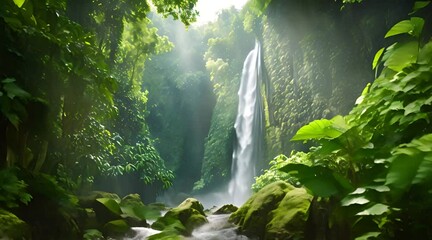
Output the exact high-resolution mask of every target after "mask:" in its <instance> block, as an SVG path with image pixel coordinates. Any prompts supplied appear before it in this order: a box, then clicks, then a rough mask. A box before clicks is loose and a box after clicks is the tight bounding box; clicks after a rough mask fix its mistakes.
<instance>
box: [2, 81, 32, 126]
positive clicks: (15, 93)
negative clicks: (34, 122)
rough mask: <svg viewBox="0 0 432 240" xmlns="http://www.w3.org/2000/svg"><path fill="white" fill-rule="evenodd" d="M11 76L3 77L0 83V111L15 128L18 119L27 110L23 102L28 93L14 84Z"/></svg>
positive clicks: (17, 124) (18, 121)
mask: <svg viewBox="0 0 432 240" xmlns="http://www.w3.org/2000/svg"><path fill="white" fill-rule="evenodd" d="M15 82H16V80H15V79H13V78H6V79H3V80H2V81H1V83H0V111H1V113H2V114H4V116H6V117H7V119H8V120H9V122H11V123H12V124H13V125H14V127H15V128H18V126H19V123H20V119H23V118H24V117H25V116H26V114H27V111H26V110H25V107H24V105H25V103H26V101H27V100H28V99H29V98H30V94H29V93H28V92H26V91H24V90H23V89H22V88H20V87H19V86H18V85H16V83H15Z"/></svg>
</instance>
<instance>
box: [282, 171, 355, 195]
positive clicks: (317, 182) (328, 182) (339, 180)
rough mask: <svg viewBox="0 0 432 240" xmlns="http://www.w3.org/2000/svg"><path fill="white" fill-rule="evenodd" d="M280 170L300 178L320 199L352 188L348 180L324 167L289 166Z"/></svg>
mask: <svg viewBox="0 0 432 240" xmlns="http://www.w3.org/2000/svg"><path fill="white" fill-rule="evenodd" d="M279 170H280V171H283V172H286V173H289V174H291V175H292V176H293V177H296V178H298V180H299V181H300V183H302V184H303V185H304V186H305V187H306V188H308V189H309V190H310V191H311V192H312V193H313V195H315V196H319V197H330V196H333V195H336V194H339V193H341V192H344V191H348V190H351V188H352V186H351V185H350V184H349V181H348V180H346V179H345V178H343V177H342V176H340V175H338V174H336V173H335V172H333V171H332V170H331V169H328V168H326V167H323V166H312V167H311V166H307V165H304V164H288V165H286V166H284V167H282V168H280V169H279ZM335 175H337V176H335Z"/></svg>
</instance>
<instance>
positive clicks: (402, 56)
mask: <svg viewBox="0 0 432 240" xmlns="http://www.w3.org/2000/svg"><path fill="white" fill-rule="evenodd" d="M418 52H419V48H418V42H417V41H411V42H408V43H404V44H401V43H397V44H395V45H392V46H391V47H389V48H387V51H386V52H385V54H384V59H386V60H385V62H384V66H386V67H388V68H390V69H392V70H394V71H396V72H399V71H401V70H402V69H403V68H405V67H407V66H409V65H410V64H412V63H415V62H416V61H417V56H418Z"/></svg>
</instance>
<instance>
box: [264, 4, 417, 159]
mask: <svg viewBox="0 0 432 240" xmlns="http://www.w3.org/2000/svg"><path fill="white" fill-rule="evenodd" d="M412 2H413V1H408V0H398V1H393V0H392V1H390V0H383V1H372V0H364V1H363V2H362V3H360V4H347V5H345V6H344V7H343V8H342V6H343V5H342V4H341V3H340V2H339V1H337V2H335V1H330V0H325V1H311V0H307V1H304V0H289V1H287V0H273V1H272V2H271V4H270V5H269V7H268V8H267V10H266V13H265V16H264V17H263V20H262V33H261V34H262V39H263V40H262V41H263V49H264V62H265V65H266V68H267V72H268V77H269V80H270V85H271V86H270V88H271V96H270V97H269V98H268V108H267V112H268V116H269V117H268V123H267V139H266V142H267V148H268V149H267V158H268V159H272V158H273V157H275V156H276V155H278V154H280V153H284V154H289V153H290V152H291V151H292V150H307V146H306V149H304V148H305V147H304V146H305V145H303V144H297V143H293V142H290V139H291V138H292V136H293V135H294V134H295V133H296V132H297V130H298V129H299V128H300V127H301V126H303V125H305V124H307V123H308V122H310V121H312V120H314V119H320V118H331V117H332V116H335V115H338V114H346V113H348V112H349V110H350V109H351V108H352V107H353V106H354V103H355V100H356V98H357V97H358V96H359V95H360V93H361V91H362V90H363V88H364V87H365V86H366V84H367V83H368V82H371V81H372V80H373V79H374V72H373V70H372V68H371V63H372V59H373V57H374V54H375V53H376V51H377V50H378V49H380V48H381V47H383V46H385V44H384V41H383V37H384V35H385V33H386V32H387V31H388V29H389V28H390V27H391V26H393V24H395V23H396V22H398V21H400V20H402V19H405V18H406V17H407V14H408V12H407V10H409V9H411V7H410V6H412ZM407 6H408V7H407ZM341 8H342V9H341Z"/></svg>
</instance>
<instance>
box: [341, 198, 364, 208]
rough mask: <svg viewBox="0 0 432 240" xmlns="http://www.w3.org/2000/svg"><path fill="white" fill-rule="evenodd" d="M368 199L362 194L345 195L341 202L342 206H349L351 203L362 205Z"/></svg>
mask: <svg viewBox="0 0 432 240" xmlns="http://www.w3.org/2000/svg"><path fill="white" fill-rule="evenodd" d="M369 202H370V201H369V199H367V198H366V197H364V196H354V197H353V196H347V197H345V198H344V199H342V201H341V204H342V206H350V205H353V204H358V205H364V204H366V203H369Z"/></svg>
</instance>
